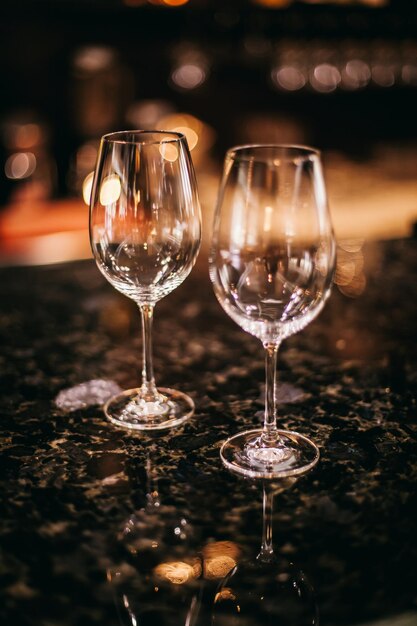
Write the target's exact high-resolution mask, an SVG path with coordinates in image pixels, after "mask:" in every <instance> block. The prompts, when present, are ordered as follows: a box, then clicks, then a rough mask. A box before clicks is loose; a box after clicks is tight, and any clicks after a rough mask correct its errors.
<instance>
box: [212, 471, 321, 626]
mask: <svg viewBox="0 0 417 626" xmlns="http://www.w3.org/2000/svg"><path fill="white" fill-rule="evenodd" d="M295 481H296V478H294V477H289V478H286V479H283V481H282V484H281V485H280V486H279V490H280V491H284V490H285V489H288V488H290V487H291V486H292V485H293V484H294V482H295ZM274 489H275V486H274V485H272V484H271V483H270V482H269V481H264V485H263V515H262V526H263V528H262V543H261V548H260V551H259V553H258V555H257V556H256V557H255V558H251V557H246V558H242V559H240V560H239V561H238V562H237V563H236V565H235V566H234V567H233V568H232V569H231V570H230V571H229V572H228V574H227V575H226V576H225V578H224V579H223V581H222V582H221V584H220V585H219V587H218V589H217V593H216V595H215V598H214V604H213V609H212V620H211V623H212V626H247V625H249V624H250V625H251V626H256V625H257V624H259V625H262V626H267V625H268V624H270V625H271V626H272V625H273V624H274V625H275V624H280V626H317V625H318V623H319V613H318V607H317V603H316V598H315V593H314V589H313V586H312V584H311V582H310V581H309V580H308V578H307V577H306V575H305V574H304V572H303V571H302V570H301V569H299V568H298V567H297V566H296V565H294V564H293V563H291V562H289V561H288V560H287V559H286V558H284V557H282V556H278V555H277V554H276V553H275V552H274V547H273V541H272V518H273V501H274Z"/></svg>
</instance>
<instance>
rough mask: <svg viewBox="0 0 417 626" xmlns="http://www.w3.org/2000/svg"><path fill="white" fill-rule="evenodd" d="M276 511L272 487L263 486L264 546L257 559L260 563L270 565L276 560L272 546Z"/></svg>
mask: <svg viewBox="0 0 417 626" xmlns="http://www.w3.org/2000/svg"><path fill="white" fill-rule="evenodd" d="M273 509H274V493H273V490H272V487H271V485H269V484H266V483H264V484H263V506H262V545H261V550H260V552H259V554H258V556H257V557H256V558H257V560H258V561H261V562H263V563H270V562H271V561H274V560H275V558H276V557H275V555H274V546H273V544H272V515H273Z"/></svg>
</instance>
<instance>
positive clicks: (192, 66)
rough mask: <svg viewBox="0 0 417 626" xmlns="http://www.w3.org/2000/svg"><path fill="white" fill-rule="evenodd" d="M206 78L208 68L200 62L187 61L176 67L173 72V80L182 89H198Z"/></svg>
mask: <svg viewBox="0 0 417 626" xmlns="http://www.w3.org/2000/svg"><path fill="white" fill-rule="evenodd" d="M205 80H206V70H205V68H204V67H203V66H202V65H199V64H198V63H196V62H194V63H185V64H184V65H180V66H178V67H175V68H174V69H173V70H172V73H171V81H172V83H173V84H174V85H175V86H176V87H179V88H180V89H196V87H199V86H200V85H202V84H203V83H204V81H205Z"/></svg>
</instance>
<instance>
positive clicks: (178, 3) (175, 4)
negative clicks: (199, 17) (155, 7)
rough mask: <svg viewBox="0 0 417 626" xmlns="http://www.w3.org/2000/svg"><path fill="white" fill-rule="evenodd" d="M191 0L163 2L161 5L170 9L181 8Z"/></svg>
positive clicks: (165, 0)
mask: <svg viewBox="0 0 417 626" xmlns="http://www.w3.org/2000/svg"><path fill="white" fill-rule="evenodd" d="M187 2H189V0H161V4H165V5H166V6H168V7H180V6H182V5H183V4H187Z"/></svg>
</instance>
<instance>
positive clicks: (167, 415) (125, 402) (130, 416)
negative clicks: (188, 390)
mask: <svg viewBox="0 0 417 626" xmlns="http://www.w3.org/2000/svg"><path fill="white" fill-rule="evenodd" d="M141 393H142V390H141V389H140V388H137V389H128V390H127V391H123V392H122V393H120V394H118V395H117V396H114V397H113V398H110V400H109V401H108V402H107V403H106V404H105V405H104V413H105V415H106V417H107V419H109V420H110V421H111V422H112V423H113V424H116V425H117V426H121V427H122V428H129V429H130V430H147V431H152V430H162V429H164V428H172V427H173V426H178V425H179V424H182V423H183V422H185V420H187V419H189V418H190V417H191V416H192V415H193V414H194V402H193V401H192V399H191V398H190V397H189V396H187V395H186V394H185V393H181V392H180V391H175V390H174V389H165V388H160V389H158V394H159V398H158V400H157V401H156V402H149V401H147V400H145V399H144V398H143V396H142V395H141Z"/></svg>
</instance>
